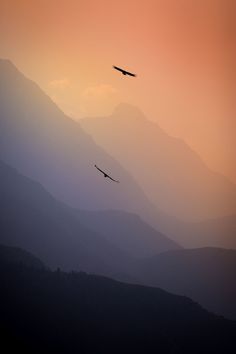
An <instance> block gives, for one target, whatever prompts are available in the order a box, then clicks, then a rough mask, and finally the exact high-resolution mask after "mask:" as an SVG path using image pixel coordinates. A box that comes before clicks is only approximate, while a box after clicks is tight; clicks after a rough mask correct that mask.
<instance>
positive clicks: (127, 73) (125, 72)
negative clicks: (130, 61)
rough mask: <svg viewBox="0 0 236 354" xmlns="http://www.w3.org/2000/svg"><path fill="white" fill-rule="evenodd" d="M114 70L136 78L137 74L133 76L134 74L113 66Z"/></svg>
mask: <svg viewBox="0 0 236 354" xmlns="http://www.w3.org/2000/svg"><path fill="white" fill-rule="evenodd" d="M113 68H114V69H116V70H118V71H120V72H122V74H123V75H129V76H133V77H136V75H135V74H132V73H130V72H129V71H126V70H124V69H121V68H119V67H118V66H114V65H113Z"/></svg>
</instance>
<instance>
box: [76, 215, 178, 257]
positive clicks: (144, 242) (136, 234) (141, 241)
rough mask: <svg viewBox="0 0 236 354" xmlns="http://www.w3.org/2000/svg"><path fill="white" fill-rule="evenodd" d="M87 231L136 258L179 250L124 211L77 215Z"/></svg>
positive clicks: (136, 216) (168, 240) (141, 221)
mask: <svg viewBox="0 0 236 354" xmlns="http://www.w3.org/2000/svg"><path fill="white" fill-rule="evenodd" d="M77 215H78V217H79V220H80V222H81V223H82V224H84V225H85V226H86V227H87V228H90V229H92V230H94V231H96V232H99V234H101V235H102V236H103V237H104V238H106V239H107V240H108V241H111V242H113V243H114V244H115V245H116V246H117V247H118V248H119V249H121V250H123V251H124V252H126V253H128V254H130V255H132V256H133V257H135V258H137V257H150V256H154V255H155V254H157V253H161V252H164V251H167V250H168V251H169V250H174V249H180V246H179V245H178V244H176V243H175V242H173V241H172V240H170V239H169V238H167V237H166V236H165V235H163V234H162V233H160V232H158V231H157V230H155V229H154V228H153V227H151V226H149V225H148V224H147V223H145V222H144V221H143V220H142V219H141V218H140V217H139V216H138V215H136V214H132V213H128V212H123V211H121V210H106V211H83V210H80V211H79V212H77Z"/></svg>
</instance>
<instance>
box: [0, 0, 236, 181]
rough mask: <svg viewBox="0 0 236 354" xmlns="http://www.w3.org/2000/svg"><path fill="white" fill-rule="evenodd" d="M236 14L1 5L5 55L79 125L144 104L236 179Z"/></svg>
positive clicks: (215, 3)
mask: <svg viewBox="0 0 236 354" xmlns="http://www.w3.org/2000/svg"><path fill="white" fill-rule="evenodd" d="M235 10H236V9H235V1H234V0H185V1H184V0H120V1H119V2H117V1H111V0H110V1H109V0H100V1H99V0H61V1H60V0H41V1H38V0H14V1H13V0H0V57H2V58H9V59H11V60H12V61H13V62H14V63H15V65H16V66H17V67H18V68H19V69H20V70H21V71H22V72H24V73H25V74H26V75H27V76H29V77H30V78H32V79H33V80H34V81H36V82H37V83H38V84H39V85H40V86H41V87H42V88H43V90H44V91H46V92H47V93H48V94H49V95H50V96H51V97H52V98H53V100H54V101H55V102H56V103H57V104H58V105H59V106H60V107H61V108H62V109H63V110H64V111H65V112H66V113H68V114H69V115H71V116H72V117H73V118H75V119H79V118H80V117H84V116H89V115H107V114H109V113H110V112H112V110H113V108H114V106H115V105H116V104H118V103H119V102H121V101H126V102H130V103H132V104H135V105H137V106H139V107H140V108H141V109H142V110H143V111H144V112H145V113H146V115H147V116H148V118H149V119H152V120H155V121H157V122H158V124H159V125H160V126H161V127H162V128H164V129H165V130H166V131H167V132H168V133H169V134H171V135H175V136H179V137H181V138H183V139H184V140H185V141H186V142H187V143H188V144H189V145H190V146H191V147H192V148H194V149H195V150H196V151H198V152H199V153H200V155H201V156H202V158H203V159H204V160H205V161H206V162H207V164H208V165H209V166H210V167H211V168H213V169H215V170H219V171H221V172H222V173H224V174H226V175H228V176H230V178H231V179H234V180H235V181H236V168H235V166H236V160H235V152H236V151H235V143H234V140H235V139H234V138H235V131H236V123H235V120H236V115H235V113H236V109H235V99H234V92H235V76H234V75H235V74H234V63H235V59H236V55H235V53H236V38H235V37H236V28H235V23H236V11H235ZM114 64H115V65H118V66H122V67H124V68H127V69H128V70H131V71H134V72H136V73H137V75H138V77H137V78H136V79H133V78H127V77H122V76H121V75H119V73H117V72H115V71H114V70H113V69H112V65H114ZM154 153H155V152H154Z"/></svg>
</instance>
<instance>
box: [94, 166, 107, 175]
mask: <svg viewBox="0 0 236 354" xmlns="http://www.w3.org/2000/svg"><path fill="white" fill-rule="evenodd" d="M94 167H96V169H97V170H98V171H100V172H102V174H104V175H105V174H106V173H105V172H104V171H103V170H101V169H100V168H99V167H97V165H94Z"/></svg>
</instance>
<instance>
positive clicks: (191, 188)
mask: <svg viewBox="0 0 236 354" xmlns="http://www.w3.org/2000/svg"><path fill="white" fill-rule="evenodd" d="M80 124H81V125H82V127H83V128H85V130H86V131H87V132H88V133H89V134H91V135H92V137H93V138H94V140H95V141H96V142H97V143H98V144H99V145H100V146H102V147H103V148H105V150H106V151H109V153H111V154H112V156H114V158H115V159H117V160H118V161H119V162H120V163H121V164H122V166H123V167H124V168H125V169H126V170H127V171H129V172H130V173H131V174H132V175H133V176H135V178H136V180H137V182H138V183H139V185H140V186H141V187H142V188H143V190H144V191H145V193H146V194H147V196H148V198H149V199H150V200H151V201H152V203H153V204H155V205H156V206H158V208H160V209H161V210H164V211H165V212H167V213H169V214H170V215H175V216H177V217H180V218H182V219H185V220H186V219H188V220H198V219H202V218H204V219H207V218H209V217H218V216H223V215H228V214H232V213H235V212H236V202H235V200H236V186H235V185H234V184H233V183H231V182H230V181H229V180H227V179H226V178H225V177H223V176H221V175H220V174H217V173H214V172H212V171H211V170H209V168H208V167H207V166H206V165H205V164H204V163H203V162H202V160H201V159H200V157H199V156H198V155H197V154H196V153H195V152H194V151H193V150H191V149H190V147H189V146H188V145H187V144H185V143H184V142H183V141H181V140H180V139H176V138H174V137H171V136H169V135H167V134H166V133H165V132H164V131H163V130H162V129H161V128H160V127H159V126H158V125H157V124H156V123H154V122H152V121H150V120H147V119H146V117H145V116H144V115H143V114H142V112H141V111H139V110H138V109H137V108H136V107H132V106H130V105H128V104H120V105H119V106H118V107H117V108H116V109H115V111H114V113H113V114H112V115H111V116H109V117H94V118H86V119H83V120H81V122H80Z"/></svg>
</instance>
